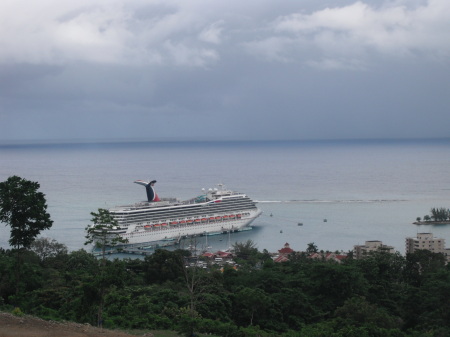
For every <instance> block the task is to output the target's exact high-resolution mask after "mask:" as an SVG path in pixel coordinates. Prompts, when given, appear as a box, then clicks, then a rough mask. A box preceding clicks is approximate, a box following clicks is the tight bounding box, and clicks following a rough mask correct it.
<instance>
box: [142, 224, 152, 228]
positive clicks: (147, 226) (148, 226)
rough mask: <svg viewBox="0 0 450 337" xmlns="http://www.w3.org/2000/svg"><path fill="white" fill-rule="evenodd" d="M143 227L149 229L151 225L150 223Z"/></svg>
mask: <svg viewBox="0 0 450 337" xmlns="http://www.w3.org/2000/svg"><path fill="white" fill-rule="evenodd" d="M144 228H145V229H151V228H152V226H151V225H145V226H144Z"/></svg>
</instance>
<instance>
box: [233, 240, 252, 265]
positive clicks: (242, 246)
mask: <svg viewBox="0 0 450 337" xmlns="http://www.w3.org/2000/svg"><path fill="white" fill-rule="evenodd" d="M233 250H234V253H235V254H236V257H237V258H240V259H243V260H251V259H252V258H253V260H255V257H256V256H257V255H258V248H256V244H255V242H253V240H247V241H246V242H236V243H235V244H234V245H233ZM253 262H254V263H256V261H253Z"/></svg>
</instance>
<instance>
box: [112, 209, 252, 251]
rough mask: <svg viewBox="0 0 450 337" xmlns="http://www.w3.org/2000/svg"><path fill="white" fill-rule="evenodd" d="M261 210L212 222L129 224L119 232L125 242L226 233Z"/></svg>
mask: <svg viewBox="0 0 450 337" xmlns="http://www.w3.org/2000/svg"><path fill="white" fill-rule="evenodd" d="M260 214H261V211H260V210H258V211H253V212H251V213H250V214H249V215H248V216H245V217H241V218H240V219H234V220H219V221H214V222H209V221H208V222H203V223H202V222H201V221H200V222H199V223H195V222H194V223H192V224H186V223H185V224H177V225H170V224H168V225H165V226H158V227H152V228H148V229H145V228H144V227H142V226H139V225H138V226H136V225H130V226H129V227H128V230H127V232H126V233H122V234H120V235H121V236H122V237H123V238H124V239H127V240H128V242H127V244H139V243H146V242H153V241H162V240H167V239H175V240H179V239H181V238H185V237H190V236H196V235H206V234H209V233H226V232H229V231H231V232H234V231H239V230H240V229H242V228H244V227H246V226H249V225H250V224H251V223H252V222H253V220H255V219H256V218H257V217H258V216H259V215H260Z"/></svg>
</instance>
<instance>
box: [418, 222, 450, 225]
mask: <svg viewBox="0 0 450 337" xmlns="http://www.w3.org/2000/svg"><path fill="white" fill-rule="evenodd" d="M413 225H450V221H416V222H413Z"/></svg>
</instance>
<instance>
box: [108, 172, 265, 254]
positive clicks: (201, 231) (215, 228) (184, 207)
mask: <svg viewBox="0 0 450 337" xmlns="http://www.w3.org/2000/svg"><path fill="white" fill-rule="evenodd" d="M154 182H156V181H152V182H150V183H147V182H145V181H141V180H139V181H137V183H138V184H141V185H144V186H146V188H147V192H148V193H147V194H148V201H146V202H140V203H136V204H134V205H129V206H117V207H114V208H112V209H110V210H109V212H110V214H111V215H112V216H113V218H114V220H115V222H116V226H115V227H114V229H109V230H108V233H109V234H110V236H111V238H113V237H114V236H120V237H121V238H123V239H126V240H127V244H128V245H131V244H142V243H147V242H155V241H162V240H171V239H174V240H180V239H182V238H184V237H190V236H195V235H207V234H210V233H214V234H215V233H227V232H230V231H231V232H234V231H239V230H241V229H242V228H244V227H246V226H248V225H250V224H251V223H252V222H253V221H254V220H255V219H256V218H257V217H258V216H259V215H260V214H261V213H262V212H261V210H259V209H258V208H257V206H256V203H255V202H254V201H253V200H251V199H250V198H249V197H248V196H247V195H245V194H243V193H238V192H232V191H230V190H225V189H224V188H223V185H219V187H220V189H209V190H208V191H207V192H206V191H204V192H203V194H202V195H200V196H197V197H195V198H192V199H190V200H186V201H178V200H177V199H173V198H172V199H159V197H158V196H157V195H156V193H155V192H154V190H153V185H154ZM155 199H157V201H155Z"/></svg>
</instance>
